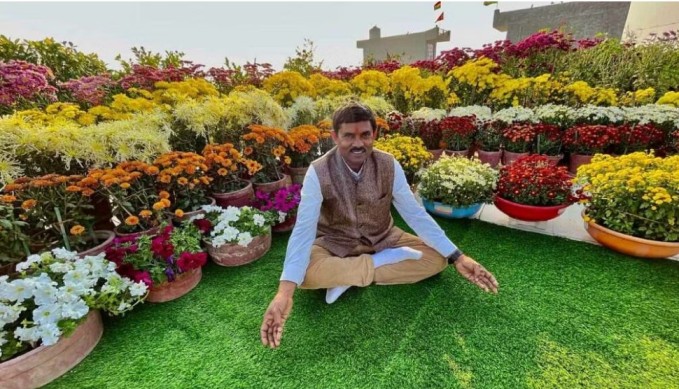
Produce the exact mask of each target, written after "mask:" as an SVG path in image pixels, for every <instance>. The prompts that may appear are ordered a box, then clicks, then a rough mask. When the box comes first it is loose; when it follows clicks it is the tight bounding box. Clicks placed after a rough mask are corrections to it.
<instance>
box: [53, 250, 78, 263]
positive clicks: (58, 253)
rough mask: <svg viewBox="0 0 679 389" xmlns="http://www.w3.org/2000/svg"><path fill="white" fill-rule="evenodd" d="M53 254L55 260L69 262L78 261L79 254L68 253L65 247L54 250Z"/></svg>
mask: <svg viewBox="0 0 679 389" xmlns="http://www.w3.org/2000/svg"><path fill="white" fill-rule="evenodd" d="M52 254H54V257H55V258H59V259H64V260H67V261H76V260H77V259H78V253H76V252H73V251H68V250H66V249H65V248H63V247H60V248H56V249H53V250H52Z"/></svg>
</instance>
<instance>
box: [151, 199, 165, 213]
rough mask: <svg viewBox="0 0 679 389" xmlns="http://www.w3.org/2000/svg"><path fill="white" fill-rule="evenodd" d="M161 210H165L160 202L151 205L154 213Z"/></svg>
mask: <svg viewBox="0 0 679 389" xmlns="http://www.w3.org/2000/svg"><path fill="white" fill-rule="evenodd" d="M163 209H165V204H163V203H162V202H161V201H158V202H157V203H154V204H153V210H154V211H162V210H163Z"/></svg>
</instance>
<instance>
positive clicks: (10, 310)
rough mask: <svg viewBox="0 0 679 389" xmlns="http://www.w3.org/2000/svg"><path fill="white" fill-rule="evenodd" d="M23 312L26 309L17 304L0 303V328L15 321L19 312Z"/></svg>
mask: <svg viewBox="0 0 679 389" xmlns="http://www.w3.org/2000/svg"><path fill="white" fill-rule="evenodd" d="M25 310H26V307H24V306H23V305H21V304H18V303H17V304H14V305H8V304H4V303H0V328H2V327H3V326H4V325H5V324H9V323H14V322H15V321H17V320H18V319H19V315H20V314H21V312H23V311H25Z"/></svg>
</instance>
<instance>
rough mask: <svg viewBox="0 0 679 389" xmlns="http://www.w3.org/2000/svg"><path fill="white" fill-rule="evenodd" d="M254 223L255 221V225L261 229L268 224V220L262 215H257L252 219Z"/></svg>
mask: <svg viewBox="0 0 679 389" xmlns="http://www.w3.org/2000/svg"><path fill="white" fill-rule="evenodd" d="M252 221H254V223H255V225H256V226H257V227H261V226H263V225H264V223H265V222H266V219H265V218H264V216H262V215H260V214H256V215H254V216H253V217H252Z"/></svg>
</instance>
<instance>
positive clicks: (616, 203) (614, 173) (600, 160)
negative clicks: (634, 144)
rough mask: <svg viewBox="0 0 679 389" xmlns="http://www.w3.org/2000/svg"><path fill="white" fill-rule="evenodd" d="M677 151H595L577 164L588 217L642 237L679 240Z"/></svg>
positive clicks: (578, 177)
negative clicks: (662, 154)
mask: <svg viewBox="0 0 679 389" xmlns="http://www.w3.org/2000/svg"><path fill="white" fill-rule="evenodd" d="M677 166H679V156H676V155H675V156H672V157H667V158H659V157H656V156H654V155H653V153H644V152H636V153H631V154H627V155H622V156H619V157H613V156H610V155H605V154H597V155H595V156H594V158H593V159H592V162H591V163H590V164H587V165H583V166H581V167H580V168H579V169H578V174H577V176H576V178H575V182H576V183H577V184H579V185H581V186H582V189H581V191H582V192H583V194H584V196H585V198H584V199H583V200H581V201H582V202H583V203H584V204H585V207H586V211H585V221H590V220H591V221H594V222H596V223H597V224H600V225H602V226H604V227H606V228H609V229H611V230H613V231H616V232H620V233H623V234H627V235H632V236H636V237H639V238H643V239H649V240H656V241H665V242H678V241H679V223H677V217H679V176H677V173H676V172H677Z"/></svg>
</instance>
